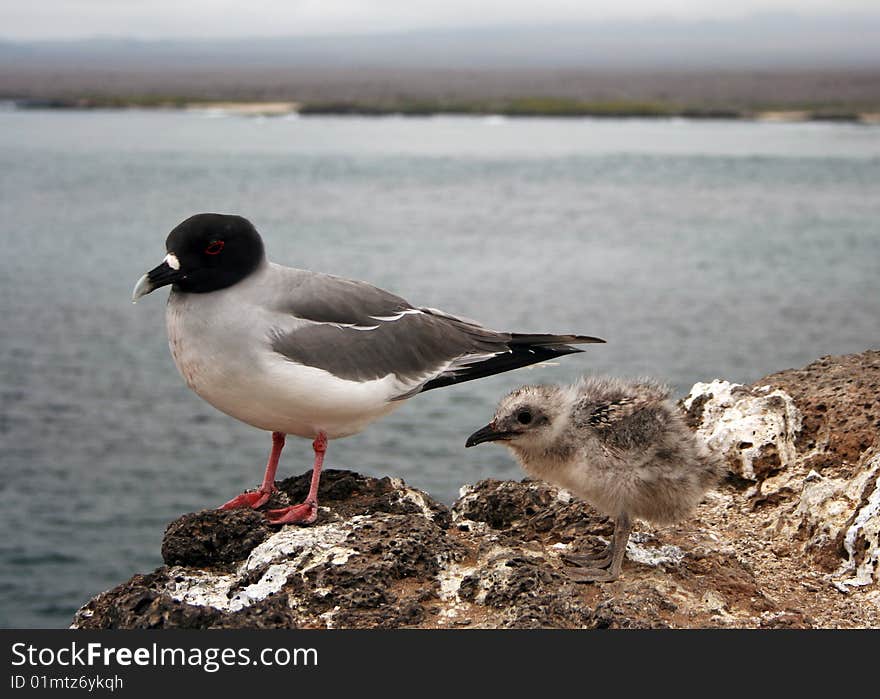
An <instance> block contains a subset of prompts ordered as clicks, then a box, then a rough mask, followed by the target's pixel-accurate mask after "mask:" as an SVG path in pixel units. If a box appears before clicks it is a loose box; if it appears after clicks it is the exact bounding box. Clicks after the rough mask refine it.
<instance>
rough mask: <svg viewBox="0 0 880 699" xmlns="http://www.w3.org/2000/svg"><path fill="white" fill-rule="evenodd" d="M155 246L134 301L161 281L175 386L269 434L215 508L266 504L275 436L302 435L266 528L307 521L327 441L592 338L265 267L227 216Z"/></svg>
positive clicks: (201, 219) (276, 452) (240, 225)
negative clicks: (295, 465) (179, 383)
mask: <svg viewBox="0 0 880 699" xmlns="http://www.w3.org/2000/svg"><path fill="white" fill-rule="evenodd" d="M166 251H167V254H166V256H165V259H164V260H163V261H162V263H161V264H160V265H158V266H157V267H155V268H154V269H152V270H151V271H149V272H148V273H147V274H145V275H143V277H141V279H140V280H139V281H138V283H137V285H136V286H135V289H134V293H133V300H137V299H138V298H140V297H142V296H144V295H145V294H148V293H150V292H151V291H154V290H155V289H158V288H160V287H162V286H166V285H171V294H170V295H169V298H168V304H167V307H166V326H167V330H168V342H169V346H170V348H171V355H172V357H173V359H174V363H175V365H176V366H177V369H178V370H179V372H180V374H181V376H183V378H184V379H185V381H186V383H187V385H188V386H189V387H190V388H191V389H192V390H193V391H194V392H195V393H197V394H198V395H199V396H200V397H202V398H203V399H204V400H206V401H207V402H208V403H210V404H211V405H213V406H214V407H215V408H217V409H218V410H221V411H222V412H224V413H226V414H228V415H231V416H232V417H235V418H237V419H239V420H241V421H242V422H245V423H247V424H249V425H252V426H254V427H257V428H259V429H263V430H267V431H269V432H271V433H272V451H271V454H270V456H269V461H268V463H267V465H266V472H265V476H264V478H263V483H262V485H261V486H260V488H259V489H258V490H255V491H250V492H246V493H242V494H241V495H239V496H237V497H235V498H233V499H232V500H230V501H229V502H227V503H226V504H225V505H223V507H224V508H226V509H231V508H236V507H253V508H256V507H261V506H262V505H264V504H266V503H267V502H268V500H269V499H270V497H271V495H272V493H273V492H274V491H275V485H274V483H275V481H274V479H275V471H276V469H277V466H278V459H279V457H280V454H281V450H282V448H283V447H284V441H285V438H286V435H288V434H293V435H297V436H299V437H305V438H308V439H312V440H313V444H312V446H313V449H314V452H315V462H314V467H313V471H312V485H311V487H310V489H309V495H308V497H307V498H306V501H305V502H303V503H302V504H300V505H294V506H292V507H287V508H282V509H280V510H270V511H269V513H268V514H269V519H270V521H271V522H273V523H285V522H299V523H309V522H313V521H314V520H315V519H316V517H317V514H318V508H317V497H318V484H319V481H320V473H321V468H322V463H323V458H324V452H325V451H326V448H327V440H328V439H335V438H341V437H347V436H349V435H353V434H357V433H359V432H361V431H362V430H363V429H365V428H366V426H367V425H369V424H370V423H371V422H373V421H375V420H377V419H379V418H381V417H383V416H385V415H387V414H389V413H390V412H391V411H392V410H394V409H396V408H397V407H399V406H400V405H402V404H403V403H405V402H406V400H408V399H409V398H412V397H413V396H415V395H418V394H419V393H424V392H425V391H430V390H433V389H437V388H441V387H444V386H450V385H454V384H457V383H462V382H465V381H472V380H474V379H479V378H483V377H486V376H491V375H493V374H498V373H501V372H506V371H510V370H512V369H518V368H520V367H523V366H528V365H530V364H536V363H539V362H543V361H547V360H551V359H555V358H557V357H561V356H565V355H568V354H575V353H578V352H581V351H582V350H580V349H578V348H577V347H574V346H572V345H578V344H585V343H594V342H603V340H600V339H599V338H595V337H590V336H586V335H576V334H564V335H555V334H547V333H538V334H535V333H511V332H498V331H495V330H491V329H489V328H486V327H484V326H482V325H480V324H479V323H476V322H474V321H471V320H466V319H464V318H460V317H457V316H454V315H450V314H448V313H445V312H443V311H439V310H437V309H433V308H427V307H420V306H413V305H412V304H410V303H409V302H408V301H406V300H405V299H403V298H401V297H400V296H396V295H395V294H392V293H390V292H388V291H385V290H383V289H379V288H377V287H375V286H373V285H371V284H368V283H366V282H362V281H355V280H351V279H343V278H341V277H337V276H333V275H329V274H322V273H319V272H312V271H309V270H304V269H294V268H291V267H284V266H282V265H278V264H274V263H272V262H270V261H268V260H267V259H266V255H265V251H264V248H263V242H262V240H261V239H260V236H259V234H258V233H257V231H256V229H255V228H254V227H253V225H252V224H251V223H250V222H249V221H248V220H247V219H244V218H242V217H240V216H232V215H226V214H197V215H195V216H192V217H190V218H188V219H186V220H185V221H183V222H182V223H180V224H179V225H178V226H176V227H175V228H174V230H172V231H171V233H170V234H169V235H168V238H167V240H166Z"/></svg>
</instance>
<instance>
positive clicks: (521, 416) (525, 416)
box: [516, 410, 532, 425]
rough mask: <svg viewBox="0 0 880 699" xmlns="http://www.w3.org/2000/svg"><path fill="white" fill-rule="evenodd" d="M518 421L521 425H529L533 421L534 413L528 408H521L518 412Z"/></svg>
mask: <svg viewBox="0 0 880 699" xmlns="http://www.w3.org/2000/svg"><path fill="white" fill-rule="evenodd" d="M516 421H517V422H518V423H519V424H520V425H528V424H529V423H530V422H531V421H532V414H531V413H530V412H529V411H528V410H520V411H519V412H518V413H517V414H516Z"/></svg>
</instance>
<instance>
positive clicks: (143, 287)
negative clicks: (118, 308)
mask: <svg viewBox="0 0 880 699" xmlns="http://www.w3.org/2000/svg"><path fill="white" fill-rule="evenodd" d="M153 289H154V287H153V283H152V282H151V281H150V278H149V275H148V274H145V275H144V276H142V277H141V278H140V279H138V281H137V284H135V285H134V289H133V290H132V292H131V302H132V303H137V302H138V299H139V298H141V296H146V295H147V294H149V293H150V292H151V291H152V290H153Z"/></svg>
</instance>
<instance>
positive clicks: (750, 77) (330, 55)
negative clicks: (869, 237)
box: [0, 14, 880, 105]
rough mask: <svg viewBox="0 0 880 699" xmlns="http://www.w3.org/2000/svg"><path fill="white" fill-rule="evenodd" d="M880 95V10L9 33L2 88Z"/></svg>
mask: <svg viewBox="0 0 880 699" xmlns="http://www.w3.org/2000/svg"><path fill="white" fill-rule="evenodd" d="M81 94H88V95H108V94H111V95H120V96H126V95H147V94H149V95H156V94H161V95H185V96H188V97H195V98H204V99H221V98H222V99H229V98H240V99H309V100H328V99H329V100H338V99H378V100H391V99H399V98H401V97H407V98H424V97H431V98H437V97H438V96H441V97H444V98H450V99H451V98H456V99H471V98H477V97H480V98H482V97H488V98H496V97H512V96H525V95H528V96H554V97H569V98H577V99H612V100H614V99H625V100H630V99H636V100H638V99H652V100H656V99H659V100H672V101H675V100H678V101H684V102H687V103H693V102H694V101H700V100H702V101H704V102H706V103H708V104H713V105H714V104H730V103H735V104H744V103H762V104H763V103H771V102H772V103H774V104H776V103H780V104H792V105H797V104H800V103H807V102H817V101H818V102H830V103H835V104H837V103H840V104H855V103H870V104H878V103H880V16H872V15H863V16H855V15H840V16H833V17H823V18H806V17H800V16H794V15H791V16H789V15H780V14H774V15H761V16H755V17H751V18H747V19H742V20H728V21H699V22H683V21H673V20H656V21H650V22H649V21H639V22H633V21H631V22H622V21H619V22H602V23H592V24H584V25H565V26H558V25H546V26H536V27H529V28H526V27H521V26H520V27H493V28H479V29H476V28H462V29H459V30H454V31H453V30H422V31H412V32H405V33H404V32H402V33H393V34H387V35H362V36H325V37H291V38H250V39H195V38H194V39H186V40H180V39H174V40H156V41H143V40H134V39H125V38H95V39H89V40H77V41H28V42H12V41H0V97H7V98H8V97H17V96H20V97H32V98H48V97H56V96H68V97H69V96H71V95H81Z"/></svg>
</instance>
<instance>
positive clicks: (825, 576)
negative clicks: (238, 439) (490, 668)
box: [73, 351, 880, 629]
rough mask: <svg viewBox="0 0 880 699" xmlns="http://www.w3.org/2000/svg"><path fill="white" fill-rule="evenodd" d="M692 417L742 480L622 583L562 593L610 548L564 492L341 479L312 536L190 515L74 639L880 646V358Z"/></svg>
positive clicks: (725, 389) (776, 385)
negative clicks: (382, 632)
mask: <svg viewBox="0 0 880 699" xmlns="http://www.w3.org/2000/svg"><path fill="white" fill-rule="evenodd" d="M681 407H682V410H684V411H686V413H687V418H688V420H689V423H690V424H691V426H692V427H693V428H694V429H696V430H697V431H698V432H699V433H700V434H701V435H703V436H704V438H705V439H706V440H707V441H708V442H709V443H710V444H712V445H713V446H714V447H715V448H717V449H719V450H720V451H721V452H722V453H723V454H724V455H725V457H726V459H727V462H728V465H729V467H730V474H729V477H728V479H727V481H726V482H725V483H724V484H723V485H722V486H721V487H720V488H719V489H718V490H716V491H713V492H711V493H709V494H708V495H707V497H706V498H705V500H704V502H703V503H702V504H701V506H700V508H699V509H698V510H697V512H696V513H695V515H694V516H693V517H692V518H691V519H689V520H688V521H685V522H681V523H679V524H677V525H674V526H664V527H652V526H649V525H646V524H644V523H637V524H636V527H635V532H634V535H633V537H632V539H631V541H630V544H629V547H628V550H627V560H626V562H625V563H624V568H623V575H622V577H621V578H620V579H619V580H617V581H615V582H611V583H599V584H576V583H573V582H571V581H570V580H569V579H568V578H567V577H566V575H565V574H564V572H563V563H562V560H561V555H562V554H564V553H566V552H573V551H575V550H581V551H589V550H592V549H594V548H597V547H599V546H601V545H602V543H603V542H607V540H608V536H609V534H610V533H611V523H610V522H609V520H607V518H605V517H603V516H601V515H599V514H597V513H595V512H594V511H592V510H591V509H590V508H589V507H587V506H586V505H584V504H583V503H581V502H578V501H577V500H575V499H573V498H572V497H571V495H570V494H568V493H567V492H565V491H562V490H557V489H555V488H552V487H550V486H547V485H545V484H543V483H538V482H530V481H522V482H514V481H496V480H485V481H481V482H479V483H477V484H476V485H473V486H465V487H464V488H463V489H462V493H461V497H460V498H459V500H458V501H457V502H456V503H455V504H454V505H453V506H452V508H447V507H446V506H444V505H442V504H440V503H438V502H436V501H434V500H432V499H431V498H430V496H428V495H427V494H425V493H423V492H420V491H418V490H414V489H412V488H409V487H407V486H406V484H404V483H403V482H402V481H400V480H397V479H392V478H382V479H375V478H368V477H364V476H360V475H358V474H355V473H351V472H348V471H332V470H330V471H327V472H326V473H325V475H324V478H323V480H322V483H321V504H322V507H321V511H320V515H319V518H318V521H317V522H316V523H315V524H313V525H311V526H308V527H298V526H285V527H282V528H278V527H272V526H268V525H267V524H266V523H265V520H264V519H263V517H262V516H261V515H260V514H259V513H256V512H252V511H232V512H221V511H217V510H207V511H203V512H197V513H193V514H187V515H184V516H183V517H180V518H179V519H177V520H176V521H174V522H172V523H171V524H170V525H169V526H168V529H167V531H166V533H165V538H164V541H163V545H162V555H163V558H164V560H165V565H164V566H162V567H161V568H159V569H157V570H155V571H153V572H152V573H149V574H146V575H135V576H134V577H132V578H131V579H130V580H129V581H127V582H125V583H123V584H121V585H119V586H118V587H115V588H113V589H112V590H109V591H107V592H104V593H101V594H99V595H98V596H96V597H95V598H93V599H92V600H90V601H89V602H88V603H87V604H86V605H85V606H83V607H82V608H81V609H80V610H79V611H78V612H77V613H76V616H75V618H74V621H73V627H74V628H82V629H94V628H101V629H103V628H182V627H186V628H230V627H257V628H269V627H308V628H365V627H369V628H397V627H421V628H443V627H490V628H496V627H503V628H536V627H543V628H547V627H554V628H621V627H623V628H645V627H653V628H656V627H763V628H767V627H774V628H775V627H876V626H880V585H878V578H880V561H878V557H880V542H878V532H880V437H878V435H880V352H878V351H868V352H864V353H861V354H857V355H848V356H843V357H823V358H822V359H820V360H818V361H816V362H814V363H812V364H810V365H809V366H807V367H805V368H803V369H798V370H787V371H783V372H780V373H778V374H773V375H771V376H768V377H765V378H764V379H762V380H760V381H758V382H756V383H755V384H753V385H752V386H742V385H737V384H731V383H729V382H726V381H713V382H711V383H700V384H696V385H695V386H694V388H693V389H692V391H691V393H690V395H688V396H687V397H686V398H685V399H684V400H683V401H681ZM278 486H279V492H278V494H277V495H276V496H275V498H274V502H273V503H272V505H273V506H280V505H282V504H286V503H287V502H297V501H300V500H301V499H302V498H303V497H304V495H305V493H306V491H307V489H308V474H304V475H302V476H299V477H297V478H291V479H288V480H286V481H283V482H280V483H279V484H278Z"/></svg>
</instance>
